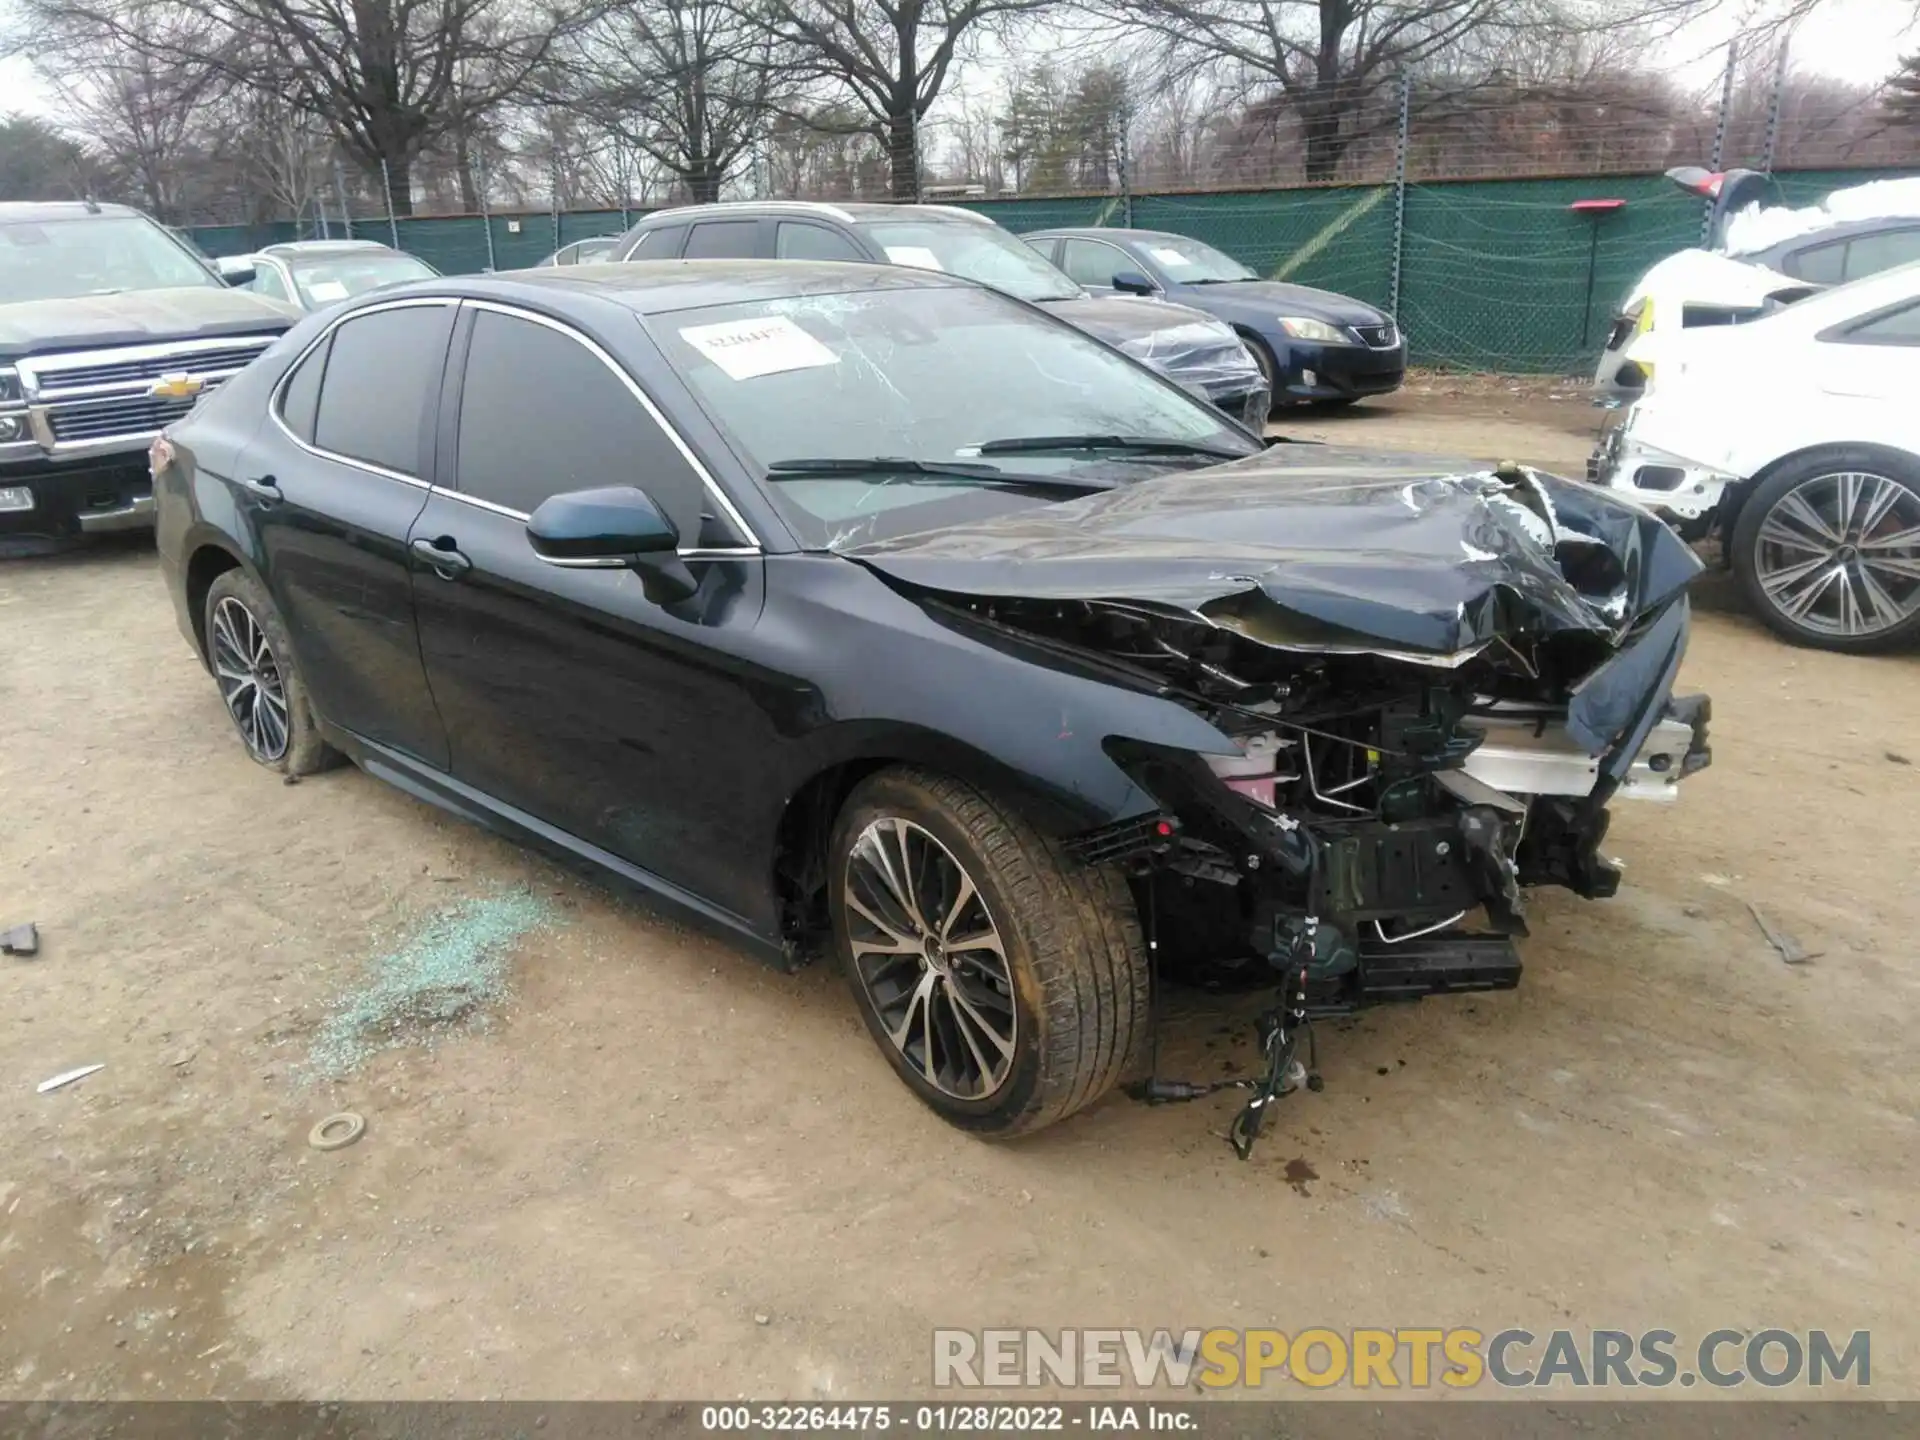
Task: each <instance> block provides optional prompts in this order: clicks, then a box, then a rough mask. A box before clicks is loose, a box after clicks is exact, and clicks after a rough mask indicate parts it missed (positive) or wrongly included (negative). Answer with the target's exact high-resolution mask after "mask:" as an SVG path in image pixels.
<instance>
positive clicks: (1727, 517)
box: [1715, 441, 1920, 547]
mask: <svg viewBox="0 0 1920 1440" xmlns="http://www.w3.org/2000/svg"><path fill="white" fill-rule="evenodd" d="M1843 454H1850V455H1859V456H1874V457H1878V458H1882V459H1887V460H1892V461H1894V462H1895V463H1897V464H1900V465H1905V466H1909V467H1915V468H1920V455H1913V454H1910V453H1909V452H1907V451H1905V450H1899V449H1895V448H1894V447H1893V446H1891V445H1868V444H1864V443H1860V444H1853V443H1848V442H1846V441H1829V442H1827V443H1825V444H1821V445H1808V446H1807V447H1805V448H1804V449H1801V450H1794V451H1790V452H1788V453H1787V454H1785V455H1782V456H1780V458H1779V459H1777V460H1769V461H1768V462H1767V463H1766V464H1765V465H1762V466H1761V467H1760V468H1759V469H1758V470H1756V471H1754V472H1753V474H1751V475H1749V476H1748V477H1747V478H1746V479H1745V480H1742V481H1740V482H1739V483H1738V484H1737V485H1729V486H1728V487H1727V489H1726V493H1725V494H1724V495H1723V496H1722V497H1721V500H1720V504H1719V505H1718V506H1717V507H1715V510H1716V520H1717V524H1716V527H1715V528H1717V529H1718V530H1719V532H1720V544H1721V545H1722V547H1731V545H1732V543H1733V530H1734V526H1736V525H1738V524H1739V523H1740V510H1741V507H1742V506H1744V505H1745V504H1746V503H1747V496H1749V495H1751V494H1752V493H1753V492H1754V491H1755V490H1757V489H1759V488H1760V487H1761V486H1762V485H1764V484H1766V483H1767V481H1769V480H1771V479H1772V478H1773V477H1774V476H1775V475H1777V474H1779V473H1780V472H1781V471H1782V470H1784V469H1786V468H1787V467H1788V466H1789V465H1797V464H1799V463H1801V462H1802V461H1805V460H1813V459H1818V458H1820V457H1822V456H1826V455H1843Z"/></svg>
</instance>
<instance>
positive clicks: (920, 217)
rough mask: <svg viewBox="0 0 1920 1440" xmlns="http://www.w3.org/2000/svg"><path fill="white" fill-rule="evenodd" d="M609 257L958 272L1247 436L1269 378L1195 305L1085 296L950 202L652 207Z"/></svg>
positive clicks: (1007, 235) (984, 220)
mask: <svg viewBox="0 0 1920 1440" xmlns="http://www.w3.org/2000/svg"><path fill="white" fill-rule="evenodd" d="M611 258H613V259H617V260H674V259H682V258H684V259H689V260H694V259H700V260H714V259H736V260H745V259H760V260H847V261H854V262H859V263H867V264H874V265H905V266H909V267H911V268H913V269H917V270H932V271H935V272H938V273H944V274H949V275H959V276H963V277H964V278H966V279H968V280H977V281H979V282H980V283H981V284H982V285H991V286H992V287H993V288H994V289H996V290H1001V291H1004V292H1005V293H1007V294H1009V295H1013V296H1016V297H1017V298H1019V299H1021V300H1025V301H1028V302H1030V303H1032V304H1035V305H1041V306H1044V307H1046V308H1047V309H1048V310H1050V311H1052V312H1053V313H1054V314H1055V315H1058V316H1059V317H1060V318H1061V319H1062V320H1065V321H1067V322H1068V323H1069V324H1072V325H1076V326H1078V327H1079V328H1080V329H1082V330H1085V331H1086V332H1087V333H1088V334H1090V335H1097V336H1099V337H1100V338H1101V339H1102V340H1105V341H1106V342H1107V343H1108V344H1109V345H1112V346H1114V347H1115V348H1117V349H1119V350H1123V351H1125V352H1126V353H1127V354H1129V355H1131V356H1133V357H1134V358H1135V359H1136V360H1139V361H1141V362H1143V363H1144V364H1147V365H1150V366H1152V367H1153V368H1154V369H1155V370H1158V371H1159V372H1160V373H1161V374H1163V375H1165V376H1167V377H1168V378H1169V379H1171V380H1174V381H1176V382H1177V383H1179V384H1181V385H1183V386H1185V387H1186V388H1187V389H1189V390H1191V391H1192V392H1193V393H1194V394H1196V395H1199V396H1201V397H1202V398H1204V399H1206V400H1209V401H1211V402H1212V403H1213V404H1214V405H1216V406H1218V407H1219V408H1220V409H1222V410H1224V411H1225V412H1226V413H1227V414H1229V415H1231V416H1233V418H1234V419H1236V420H1239V421H1240V422H1242V423H1243V424H1245V425H1247V426H1248V427H1250V428H1251V429H1252V430H1253V431H1254V432H1255V433H1256V434H1257V433H1258V432H1259V431H1260V430H1261V429H1263V428H1264V427H1265V425H1266V422H1267V412H1268V411H1269V409H1271V389H1272V387H1271V385H1270V384H1269V383H1268V381H1267V379H1266V378H1265V376H1264V373H1263V372H1262V371H1261V370H1260V368H1259V367H1258V366H1257V365H1256V363H1255V361H1254V357H1253V356H1252V355H1250V354H1248V353H1247V347H1246V346H1245V345H1243V344H1242V343H1241V341H1240V338H1239V337H1238V336H1237V335H1236V334H1235V333H1234V332H1233V330H1232V329H1231V328H1230V327H1228V326H1226V325H1223V324H1221V323H1220V322H1219V321H1218V320H1215V319H1213V318H1212V317H1210V316H1208V315H1206V314H1204V313H1202V312H1201V311H1199V310H1192V309H1188V308H1187V307H1185V306H1183V305H1158V304H1153V303H1151V302H1147V301H1143V300H1139V299H1135V298H1133V297H1130V296H1114V295H1105V296H1099V295H1090V294H1088V293H1087V292H1086V291H1085V290H1083V289H1081V288H1080V286H1078V285H1076V284H1074V282H1073V281H1071V280H1069V279H1068V278H1067V277H1066V276H1065V275H1063V274H1061V273H1060V271H1058V270H1056V269H1055V268H1054V267H1053V266H1052V265H1049V264H1046V263H1045V262H1044V261H1042V260H1040V259H1038V258H1037V257H1036V256H1035V254H1034V252H1033V251H1032V250H1030V249H1028V248H1027V247H1026V246H1024V245H1022V244H1021V243H1020V241H1019V240H1018V239H1017V238H1015V237H1014V235H1013V234H1012V233H1011V232H1010V231H1007V230H1003V229H1002V228H1001V227H1000V226H998V225H996V224H995V223H994V222H993V221H992V220H991V219H989V218H988V217H987V216H985V215H981V214H979V213H977V212H975V211H972V210H966V209H961V208H959V207H957V206H951V205H875V204H857V203H853V202H848V203H845V204H835V205H827V204H814V203H811V202H807V201H798V200H768V201H752V202H735V201H729V202H726V203H723V204H715V205H688V206H683V207H678V208H675V209H671V210H656V211H654V212H653V213H652V214H651V215H648V216H647V217H646V218H645V219H644V220H642V221H641V222H640V223H639V224H637V225H635V226H634V227H633V228H632V229H631V230H629V231H627V233H626V234H625V235H624V236H622V237H621V239H620V244H619V248H618V249H616V250H615V251H614V253H613V256H612V257H611Z"/></svg>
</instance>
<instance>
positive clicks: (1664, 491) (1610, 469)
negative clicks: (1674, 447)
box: [1587, 407, 1738, 522]
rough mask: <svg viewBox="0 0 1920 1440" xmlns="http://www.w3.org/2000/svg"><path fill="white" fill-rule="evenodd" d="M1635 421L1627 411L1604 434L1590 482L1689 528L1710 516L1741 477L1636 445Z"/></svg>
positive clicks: (1592, 464) (1589, 462) (1592, 463)
mask: <svg viewBox="0 0 1920 1440" xmlns="http://www.w3.org/2000/svg"><path fill="white" fill-rule="evenodd" d="M1636 408H1637V407H1636ZM1634 417H1635V410H1634V409H1628V410H1626V411H1624V412H1622V413H1621V415H1620V418H1619V419H1618V420H1616V421H1615V422H1614V423H1612V424H1610V425H1608V426H1607V427H1606V429H1604V430H1602V431H1601V432H1600V438H1599V440H1598V442H1597V443H1596V444H1595V445H1594V448H1593V454H1592V455H1590V456H1588V457H1587V479H1588V480H1589V481H1590V482H1591V483H1593V484H1595V485H1599V486H1602V487H1604V488H1606V489H1608V490H1615V491H1618V492H1619V493H1620V494H1622V495H1625V496H1627V497H1629V498H1630V499H1633V500H1636V501H1638V502H1639V503H1640V504H1642V505H1645V506H1646V507H1648V508H1649V509H1651V510H1654V511H1656V512H1658V513H1659V514H1661V515H1662V516H1664V517H1665V518H1667V519H1669V520H1673V521H1680V522H1686V521H1694V520H1700V519H1703V518H1705V517H1706V516H1708V515H1711V514H1712V513H1713V511H1714V509H1715V508H1716V507H1717V506H1718V505H1719V504H1720V496H1721V494H1722V492H1723V491H1725V490H1726V488H1727V486H1728V484H1730V483H1731V482H1732V481H1734V480H1735V479H1737V478H1738V477H1736V476H1732V475H1728V474H1725V473H1723V472H1721V471H1718V470H1715V469H1713V468H1711V467H1710V466H1706V465H1701V464H1698V463H1696V462H1694V461H1692V460H1687V459H1683V458H1682V457H1680V456H1678V455H1675V454H1672V453H1671V452H1669V451H1666V450H1662V449H1660V448H1659V447H1658V446H1654V445H1648V444H1646V443H1645V442H1644V441H1641V440H1639V439H1637V438H1636V437H1635V435H1634V432H1633V425H1634Z"/></svg>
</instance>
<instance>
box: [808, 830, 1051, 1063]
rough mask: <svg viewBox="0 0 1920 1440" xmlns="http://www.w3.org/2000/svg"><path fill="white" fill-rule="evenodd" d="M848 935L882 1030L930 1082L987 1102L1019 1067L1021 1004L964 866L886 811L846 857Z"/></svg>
mask: <svg viewBox="0 0 1920 1440" xmlns="http://www.w3.org/2000/svg"><path fill="white" fill-rule="evenodd" d="M845 879H846V886H845V893H846V912H847V913H846V926H847V940H848V944H849V946H850V947H851V949H852V952H853V962H854V969H855V971H856V973H857V974H858V975H859V978H860V984H861V986H862V987H863V988H864V990H865V991H866V996H867V999H868V1001H869V1002H870V1003H871V1004H872V1006H873V1008H874V1012H875V1013H876V1014H877V1015H878V1016H879V1018H880V1022H881V1025H882V1026H883V1027H884V1029H885V1031H886V1035H887V1038H888V1039H889V1040H890V1041H891V1042H892V1043H893V1046H894V1048H895V1049H896V1050H898V1051H899V1052H900V1054H901V1055H902V1056H903V1057H904V1058H905V1060H906V1062H907V1064H908V1066H909V1067H910V1068H911V1069H912V1070H913V1071H914V1072H915V1073H916V1074H918V1075H919V1076H920V1077H921V1078H922V1079H924V1080H925V1081H926V1082H927V1083H928V1084H929V1085H931V1086H933V1087H934V1088H935V1089H937V1090H939V1091H941V1092H942V1093H943V1094H946V1095H951V1096H953V1097H955V1098H956V1099H961V1100H984V1099H986V1098H987V1097H988V1096H990V1095H992V1094H993V1093H994V1092H995V1091H997V1090H998V1089H999V1088H1000V1087H1001V1086H1002V1085H1004V1084H1005V1083H1006V1080H1007V1077H1008V1075H1009V1074H1011V1073H1012V1070H1013V1062H1014V1056H1015V1053H1016V1051H1015V1040H1016V1038H1017V1037H1018V1034H1019V1011H1018V1008H1017V1007H1016V1006H1015V1004H1014V999H1013V977H1012V972H1011V970H1010V969H1009V967H1008V964H1007V952H1006V947H1005V945H1004V944H1003V942H1002V941H1001V938H1000V929H999V927H998V926H997V925H996V924H995V923H994V919H993V916H992V914H991V913H990V912H989V911H988V909H987V903H986V900H985V898H984V897H983V896H982V895H981V893H980V890H979V888H978V886H976V885H975V884H974V881H973V877H972V876H970V875H969V874H968V873H967V871H966V867H965V866H963V865H962V864H961V863H960V862H959V861H958V860H957V859H956V858H955V857H954V855H953V853H952V852H951V851H950V850H948V849H947V848H946V846H944V845H942V844H941V843H940V842H939V841H938V840H937V839H935V838H934V837H933V835H931V834H930V833H928V831H926V830H925V829H923V828H922V827H921V826H919V825H916V824H915V823H914V822H913V821H911V820H904V819H901V818H899V817H897V816H886V817H883V818H881V819H878V820H875V821H874V822H873V823H872V824H870V825H868V826H867V827H866V828H865V829H864V830H862V831H861V832H860V835H859V837H858V838H857V839H856V840H855V841H854V843H853V846H852V848H851V849H850V850H849V852H848V854H847V859H846V876H845Z"/></svg>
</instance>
